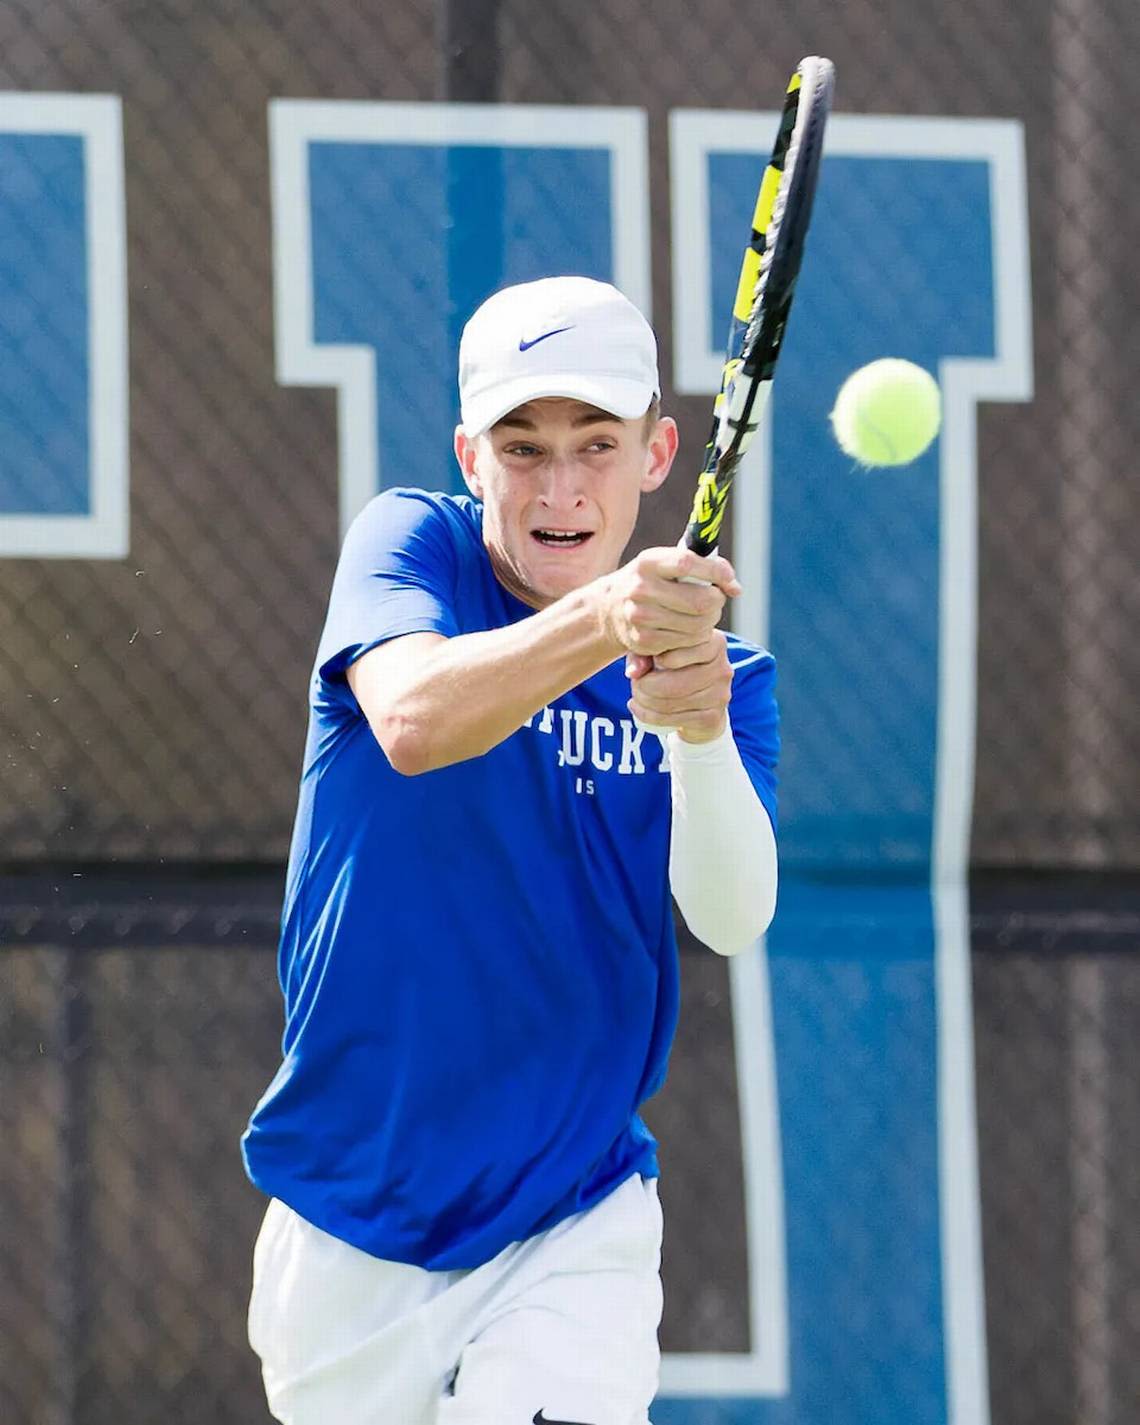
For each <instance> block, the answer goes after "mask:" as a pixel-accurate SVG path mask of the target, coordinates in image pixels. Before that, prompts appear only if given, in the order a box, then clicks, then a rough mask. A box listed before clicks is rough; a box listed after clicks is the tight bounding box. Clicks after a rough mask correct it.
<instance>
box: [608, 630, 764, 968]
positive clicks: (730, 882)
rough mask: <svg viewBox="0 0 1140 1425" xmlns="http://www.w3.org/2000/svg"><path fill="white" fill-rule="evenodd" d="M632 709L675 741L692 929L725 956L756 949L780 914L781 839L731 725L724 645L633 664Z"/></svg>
mask: <svg viewBox="0 0 1140 1425" xmlns="http://www.w3.org/2000/svg"><path fill="white" fill-rule="evenodd" d="M626 666H627V671H628V672H629V674H630V677H631V681H632V697H631V699H630V707H631V709H632V711H633V712H634V715H635V716H637V717H639V718H640V719H641V720H642V721H644V722H647V723H649V724H651V725H654V724H655V725H658V726H660V725H664V726H670V725H671V726H675V727H677V729H678V731H677V732H676V733H674V734H673V735H672V736H671V737H670V738H669V753H670V758H669V761H670V772H671V778H670V787H671V792H672V802H673V808H672V832H671V839H670V851H669V884H670V888H671V890H672V892H673V895H674V896H675V897H676V901H677V904H678V906H679V907H680V909H681V914H682V915H683V916H684V917H685V924H686V925H687V926H688V927H689V929H690V930H691V931H692V932H693V934H694V935H695V936H696V937H697V938H698V939H699V940H702V941H703V942H704V943H705V944H706V945H707V946H709V948H710V949H712V950H715V951H716V952H717V953H718V954H720V955H735V954H736V953H737V952H738V951H740V950H743V949H745V948H747V947H748V946H749V945H751V944H752V943H753V941H755V940H757V939H758V938H759V937H760V936H761V935H763V933H764V931H765V930H767V928H768V925H769V923H770V921H771V919H772V916H773V913H774V912H775V909H776V884H777V862H776V838H775V834H774V832H773V829H772V822H771V820H770V818H769V816H768V812H767V810H766V809H765V807H764V804H763V803H762V802H761V800H760V798H759V796H758V795H757V793H756V789H755V788H754V787H753V785H752V780H751V778H750V777H749V775H748V772H747V770H746V769H745V766H744V763H743V760H742V759H741V755H740V750H739V748H738V747H737V745H736V740H735V738H734V737H733V733H732V728H731V725H730V724H729V721H728V717H727V708H728V704H729V702H730V700H731V697H732V679H733V671H732V667H731V665H730V663H729V661H728V651H727V640H726V639H725V636H724V634H723V633H721V632H719V631H716V632H714V633H713V634H712V635H711V636H710V638H709V641H708V643H707V644H706V645H704V646H703V647H700V648H687V649H679V650H674V651H672V652H668V653H665V654H662V655H661V656H660V657H657V658H638V657H631V658H629V659H628V660H627V665H626Z"/></svg>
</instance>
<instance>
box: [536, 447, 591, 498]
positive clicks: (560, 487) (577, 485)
mask: <svg viewBox="0 0 1140 1425" xmlns="http://www.w3.org/2000/svg"><path fill="white" fill-rule="evenodd" d="M543 475H544V479H543V483H542V491H541V499H542V500H543V501H544V502H545V503H546V504H547V505H550V506H555V505H567V506H571V507H575V508H576V507H577V506H578V505H580V504H582V503H583V501H584V500H585V498H586V496H585V491H584V490H583V488H582V484H583V482H582V471H581V468H580V466H579V465H578V462H577V461H576V460H572V459H570V458H569V457H568V456H557V455H556V456H552V457H551V459H550V460H549V461H547V464H546V468H545V470H544V471H543Z"/></svg>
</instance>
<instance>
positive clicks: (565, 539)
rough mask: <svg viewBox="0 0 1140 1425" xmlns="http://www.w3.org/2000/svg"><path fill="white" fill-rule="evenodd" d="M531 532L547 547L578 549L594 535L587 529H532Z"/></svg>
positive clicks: (532, 536)
mask: <svg viewBox="0 0 1140 1425" xmlns="http://www.w3.org/2000/svg"><path fill="white" fill-rule="evenodd" d="M530 533H531V538H532V539H537V540H538V542H539V544H541V545H543V546H544V547H545V548H546V549H576V548H578V547H579V546H580V545H583V544H585V543H586V541H587V540H588V539H593V537H594V536H593V532H592V531H591V530H585V529H532V530H531V532H530Z"/></svg>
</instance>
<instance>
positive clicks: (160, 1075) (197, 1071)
mask: <svg viewBox="0 0 1140 1425" xmlns="http://www.w3.org/2000/svg"><path fill="white" fill-rule="evenodd" d="M280 889H281V886H280V879H279V877H278V876H276V875H272V876H260V877H254V878H252V879H251V878H249V877H245V878H241V879H238V880H235V881H234V882H233V883H232V884H230V885H229V886H228V888H225V887H223V888H221V889H219V887H218V886H217V885H216V884H214V883H212V882H210V881H206V882H204V883H202V884H201V885H200V886H199V887H197V888H195V887H193V886H187V884H186V883H185V882H184V881H181V880H179V879H177V878H171V879H170V881H169V882H168V883H166V884H165V885H164V884H162V883H156V884H153V885H152V886H151V888H150V890H149V891H148V892H147V893H146V894H145V895H140V893H139V889H138V887H137V885H134V884H132V882H131V881H130V880H129V879H125V878H124V879H113V878H112V879H108V880H104V881H102V882H100V883H99V884H98V885H97V886H89V887H87V888H82V887H77V886H76V885H74V884H73V885H63V884H61V883H60V882H59V881H58V879H57V880H52V878H51V877H37V878H32V879H29V880H27V881H25V882H23V883H22V884H20V885H19V886H16V885H15V883H9V885H8V887H7V890H6V892H5V897H4V902H3V904H2V905H0V929H2V930H3V933H4V940H5V943H6V945H7V949H6V951H5V953H4V955H3V956H2V957H0V1081H2V1083H3V1086H4V1092H3V1094H2V1095H0V1129H2V1132H3V1142H4V1144H5V1148H6V1155H5V1168H4V1171H3V1173H2V1174H0V1419H3V1420H5V1421H11V1422H13V1425H57V1422H58V1425H122V1422H125V1421H130V1422H136V1421H137V1422H139V1425H150V1422H153V1421H158V1420H162V1421H166V1422H171V1425H174V1422H181V1421H186V1422H190V1421H200V1420H203V1419H208V1420H211V1421H216V1422H218V1425H228V1422H231V1421H232V1422H235V1425H236V1422H238V1421H242V1422H244V1425H252V1422H255V1421H265V1422H266V1425H268V1416H267V1414H266V1412H265V1408H264V1404H263V1400H262V1396H261V1386H260V1379H259V1377H258V1372H257V1364H256V1361H255V1359H254V1357H253V1356H252V1354H251V1353H250V1352H249V1350H248V1348H247V1346H246V1344H245V1320H244V1316H245V1306H246V1297H247V1293H248V1283H249V1256H250V1251H251V1244H252V1241H253V1238H254V1236H255V1234H256V1231H257V1226H258V1223H259V1221H260V1217H261V1213H262V1210H263V1207H264V1203H263V1200H262V1199H261V1198H260V1196H259V1195H258V1194H257V1193H256V1192H255V1191H254V1190H253V1189H252V1188H251V1187H249V1185H248V1184H247V1183H246V1182H245V1180H244V1178H243V1177H242V1175H241V1173H240V1171H238V1169H237V1165H236V1144H237V1138H238V1135H239V1134H240V1132H241V1130H242V1127H243V1125H244V1123H245V1119H246V1117H247V1115H248V1112H249V1109H250V1105H251V1104H252V1103H253V1102H254V1101H255V1100H256V1098H257V1096H258V1095H259V1094H260V1092H261V1090H262V1089H263V1087H264V1085H265V1083H266V1082H267V1080H268V1078H269V1076H270V1075H271V1074H272V1072H273V1070H274V1069H275V1067H276V1063H277V1054H278V1035H279V1032H280V1007H279V1001H278V996H277V990H276V982H275V976H274V969H273V941H274V935H275V927H276V914H277V907H278V901H279V896H280ZM1085 897H1087V888H1086V887H1083V886H1080V885H1069V886H1062V887H1059V888H1054V889H1052V890H1051V891H1050V890H1043V889H1042V887H1041V886H1040V885H1039V884H1038V883H1036V882H1028V883H1024V884H1021V885H1013V886H1011V885H1009V884H1008V883H1007V882H1005V881H1003V880H996V879H995V880H994V881H993V882H992V883H988V882H987V883H983V884H981V885H980V886H979V887H977V888H976V890H975V897H974V911H973V946H974V999H975V1035H976V1048H977V1072H978V1134H979V1150H980V1161H981V1188H982V1228H983V1238H984V1247H985V1292H986V1321H987V1338H988V1350H989V1369H990V1384H991V1400H992V1419H993V1421H994V1422H995V1425H1074V1422H1080V1425H1086V1422H1087V1423H1088V1425H1093V1422H1098V1423H1099V1425H1130V1422H1131V1421H1132V1420H1133V1419H1134V1418H1135V1409H1136V1402H1137V1400H1138V1399H1140V1353H1138V1352H1137V1351H1136V1349H1135V1347H1136V1341H1137V1339H1138V1331H1140V1318H1138V1315H1137V1292H1138V1283H1140V1236H1138V1234H1137V1232H1136V1222H1137V1221H1138V1220H1140V1178H1138V1175H1137V1173H1136V1163H1137V1162H1138V1161H1140V1130H1138V1129H1137V1125H1138V1124H1140V1040H1138V1038H1137V1035H1136V1032H1135V1031H1136V1024H1137V1022H1138V1016H1140V961H1138V960H1137V957H1136V954H1135V947H1136V943H1137V938H1138V937H1140V898H1138V897H1137V895H1136V891H1135V887H1134V885H1127V886H1125V885H1117V886H1115V887H1108V888H1102V890H1101V893H1100V894H1098V895H1096V896H1095V897H1093V898H1091V899H1087V898H1085ZM888 928H889V927H888ZM829 933H830V930H829ZM683 945H684V949H685V953H684V955H683V1002H682V1009H681V1027H680V1031H679V1035H678V1040H677V1045H676V1050H675V1054H674V1063H673V1068H672V1071H671V1074H670V1080H669V1083H668V1085H667V1086H666V1089H665V1090H664V1092H663V1093H662V1094H661V1095H660V1097H659V1098H658V1099H656V1100H655V1101H654V1103H653V1104H652V1105H651V1112H650V1123H651V1126H652V1127H653V1129H654V1132H655V1133H657V1134H658V1135H659V1137H660V1139H661V1142H662V1151H663V1172H664V1176H663V1179H662V1196H663V1202H664V1206H665V1212H666V1222H667V1234H666V1245H665V1259H664V1276H665V1284H666V1292H665V1300H666V1309H665V1318H664V1321H663V1325H662V1333H661V1339H662V1346H663V1349H664V1350H665V1351H667V1352H668V1351H677V1352H694V1351H696V1352H701V1351H723V1352H740V1351H745V1350H747V1348H748V1343H749V1340H750V1332H751V1330H752V1327H753V1323H752V1322H751V1321H750V1319H749V1310H748V1291H747V1265H746V1263H747V1250H746V1243H745V1239H744V1229H743V1222H744V1211H743V1201H742V1198H741V1186H740V1185H741V1182H742V1174H741V1140H740V1132H739V1113H740V1103H739V1097H738V1085H737V1080H736V1074H735V1070H734V1061H733V1052H732V1044H733V1027H732V1017H731V1005H730V992H729V985H728V981H727V970H726V964H725V962H724V961H722V960H719V959H717V958H716V957H714V956H712V955H709V954H707V953H698V952H697V951H696V949H695V947H694V945H693V944H692V942H691V941H687V940H684V939H683ZM805 968H806V966H801V968H800V971H799V972H798V973H799V983H798V984H797V982H796V980H795V978H793V979H792V980H791V981H790V982H789V983H790V991H789V992H788V993H787V1003H788V1005H789V1006H790V1012H791V1013H793V1014H794V1015H796V1016H799V1017H802V1018H805V1019H808V1020H810V1022H811V1028H812V1032H813V1034H814V1035H816V1036H817V1037H818V1039H819V1041H820V1043H821V1045H824V1046H826V1045H827V1044H828V1043H829V1042H833V1041H834V1042H840V1041H841V1039H842V1035H843V1021H844V1018H845V1016H846V1015H847V1014H848V1013H849V1002H848V1000H849V987H846V988H845V987H844V984H843V981H844V979H845V978H849V972H846V971H844V970H843V969H842V968H841V967H837V968H836V969H835V970H834V971H833V972H832V981H831V982H829V983H831V986H832V989H831V992H829V994H828V995H827V996H824V997H821V996H820V995H819V994H818V992H817V993H815V994H812V993H810V988H809V981H808V979H807V978H805V976H804V969H805ZM840 991H842V993H841V992H840ZM901 1067H902V1066H900V1068H901ZM839 1072H841V1073H846V1072H848V1070H847V1069H845V1068H842V1067H841V1068H840V1069H839ZM876 1141H877V1139H876V1127H875V1125H874V1124H873V1123H871V1124H869V1125H868V1127H867V1143H868V1145H869V1146H871V1145H873V1144H874V1143H875V1142H876ZM913 1170H914V1165H913V1164H909V1163H907V1162H900V1163H897V1164H896V1165H895V1166H894V1168H893V1170H892V1174H891V1176H892V1180H894V1181H896V1182H897V1183H898V1188H899V1192H900V1197H899V1203H900V1204H902V1203H903V1202H904V1201H905V1197H906V1193H907V1185H908V1182H909V1181H910V1177H909V1175H910V1173H911V1172H912V1171H913ZM837 1206H839V1207H841V1204H840V1205H837V1204H832V1215H831V1216H829V1215H828V1212H827V1211H826V1210H825V1205H824V1204H822V1203H817V1204H814V1205H813V1207H812V1213H811V1215H812V1216H813V1220H818V1221H819V1222H822V1223H826V1224H828V1225H827V1233H833V1234H834V1238H833V1240H834V1241H835V1242H836V1243H838V1242H840V1241H842V1239H843V1235H844V1224H843V1221H842V1212H841V1211H840V1212H839V1215H838V1216H835V1215H834V1211H835V1208H836V1207H837ZM825 1235H827V1234H826V1233H825ZM868 1269H869V1270H872V1271H877V1270H885V1269H888V1268H887V1264H885V1263H881V1262H880V1263H877V1264H872V1265H870V1266H869V1268H868ZM850 1309H851V1311H852V1312H854V1313H857V1312H858V1303H857V1301H856V1300H855V1299H853V1300H852V1302H851V1304H850ZM859 1330H860V1333H862V1334H861V1335H860V1338H859V1339H860V1341H861V1343H862V1346H861V1349H863V1350H864V1351H865V1358H866V1366H867V1369H869V1370H873V1371H879V1372H888V1373H889V1371H890V1370H891V1369H892V1366H891V1356H890V1351H889V1337H890V1330H889V1326H888V1327H887V1337H886V1338H884V1335H883V1331H884V1323H883V1322H882V1321H879V1320H876V1319H874V1317H873V1315H868V1316H867V1317H866V1318H865V1319H864V1320H863V1323H862V1325H861V1326H860V1328H859ZM884 1379H886V1377H885V1376H884ZM918 1404H919V1402H917V1401H916V1402H915V1408H916V1409H917V1408H918ZM829 1418H831V1417H829ZM833 1418H834V1419H835V1420H837V1421H839V1420H843V1419H846V1418H847V1417H844V1416H840V1415H837V1416H834V1417H833Z"/></svg>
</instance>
